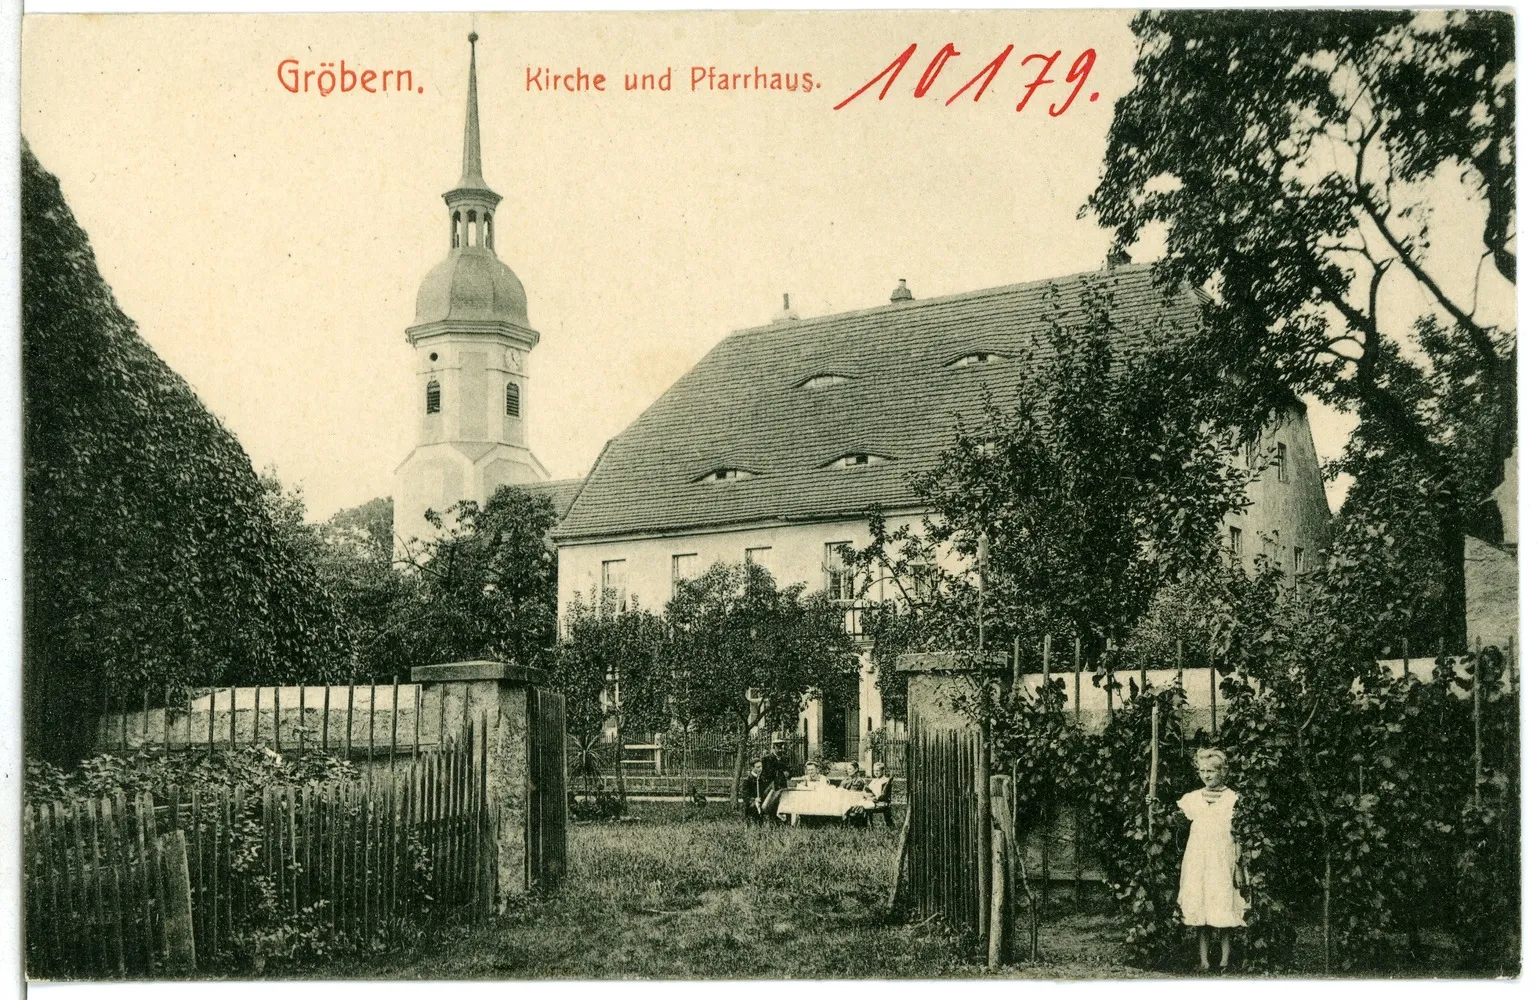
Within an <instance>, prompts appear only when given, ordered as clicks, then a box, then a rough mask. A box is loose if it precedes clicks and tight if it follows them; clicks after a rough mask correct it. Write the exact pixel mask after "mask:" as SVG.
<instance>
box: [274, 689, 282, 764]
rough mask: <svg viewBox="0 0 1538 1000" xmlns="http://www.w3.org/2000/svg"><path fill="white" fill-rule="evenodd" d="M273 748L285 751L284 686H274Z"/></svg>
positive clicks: (280, 751)
mask: <svg viewBox="0 0 1538 1000" xmlns="http://www.w3.org/2000/svg"><path fill="white" fill-rule="evenodd" d="M272 748H273V749H274V750H276V751H278V752H279V753H282V752H283V688H282V686H281V685H278V684H274V685H273V686H272Z"/></svg>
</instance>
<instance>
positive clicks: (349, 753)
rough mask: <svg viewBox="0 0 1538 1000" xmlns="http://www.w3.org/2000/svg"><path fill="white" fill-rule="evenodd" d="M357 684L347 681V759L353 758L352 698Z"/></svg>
mask: <svg viewBox="0 0 1538 1000" xmlns="http://www.w3.org/2000/svg"><path fill="white" fill-rule="evenodd" d="M357 686H358V685H357V684H355V683H353V682H352V681H348V682H347V759H348V760H352V699H353V692H354V691H355V690H356V689H357Z"/></svg>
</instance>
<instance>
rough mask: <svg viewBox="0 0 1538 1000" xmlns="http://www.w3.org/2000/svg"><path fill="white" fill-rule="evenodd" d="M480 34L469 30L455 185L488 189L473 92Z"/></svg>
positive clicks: (479, 113) (476, 105)
mask: <svg viewBox="0 0 1538 1000" xmlns="http://www.w3.org/2000/svg"><path fill="white" fill-rule="evenodd" d="M479 40H480V36H479V35H477V34H476V33H475V32H473V31H472V32H470V92H469V95H468V96H467V97H466V98H465V159H464V169H463V170H462V171H461V172H460V178H459V183H458V184H457V185H455V186H456V187H458V188H460V189H461V190H463V189H476V188H480V189H482V190H489V189H488V188H487V187H486V179H485V178H484V177H482V176H481V112H480V102H479V101H478V100H477V99H476V93H475V43H476V42H477V41H479Z"/></svg>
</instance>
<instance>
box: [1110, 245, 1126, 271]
mask: <svg viewBox="0 0 1538 1000" xmlns="http://www.w3.org/2000/svg"><path fill="white" fill-rule="evenodd" d="M1130 263H1132V255H1131V254H1130V253H1128V252H1127V251H1126V250H1125V249H1124V248H1122V247H1113V248H1112V249H1111V250H1109V251H1108V252H1107V253H1106V255H1105V266H1106V269H1107V270H1109V269H1111V268H1113V267H1121V266H1122V265H1123V264H1130Z"/></svg>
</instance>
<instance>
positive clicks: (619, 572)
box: [603, 559, 630, 611]
mask: <svg viewBox="0 0 1538 1000" xmlns="http://www.w3.org/2000/svg"><path fill="white" fill-rule="evenodd" d="M629 583H630V581H629V579H628V578H627V576H626V573H625V560H623V559H605V560H604V563H603V599H604V600H605V601H607V600H611V599H612V600H613V601H614V606H615V607H616V608H618V609H620V610H622V611H623V610H624V608H625V599H626V598H627V597H628V596H629V590H630V587H629ZM611 595H612V596H611Z"/></svg>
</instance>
